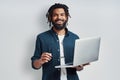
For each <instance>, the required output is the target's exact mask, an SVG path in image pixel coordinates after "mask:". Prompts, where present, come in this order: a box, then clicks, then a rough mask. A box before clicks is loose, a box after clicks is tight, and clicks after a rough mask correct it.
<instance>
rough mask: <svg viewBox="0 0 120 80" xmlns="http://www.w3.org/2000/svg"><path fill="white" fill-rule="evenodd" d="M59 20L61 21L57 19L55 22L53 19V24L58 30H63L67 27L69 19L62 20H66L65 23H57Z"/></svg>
mask: <svg viewBox="0 0 120 80" xmlns="http://www.w3.org/2000/svg"><path fill="white" fill-rule="evenodd" d="M57 21H59V20H55V22H53V21H52V24H53V26H54V27H55V29H56V30H62V29H64V28H66V23H67V20H66V21H64V20H61V21H64V23H63V24H57Z"/></svg>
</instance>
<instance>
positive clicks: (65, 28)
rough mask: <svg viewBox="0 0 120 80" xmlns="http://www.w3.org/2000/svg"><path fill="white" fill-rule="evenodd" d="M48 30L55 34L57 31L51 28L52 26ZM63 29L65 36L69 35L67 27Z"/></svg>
mask: <svg viewBox="0 0 120 80" xmlns="http://www.w3.org/2000/svg"><path fill="white" fill-rule="evenodd" d="M50 31H51V32H53V33H54V34H56V35H57V33H56V32H55V31H54V30H53V28H51V30H50ZM65 31H66V33H65V36H69V31H68V29H67V28H65Z"/></svg>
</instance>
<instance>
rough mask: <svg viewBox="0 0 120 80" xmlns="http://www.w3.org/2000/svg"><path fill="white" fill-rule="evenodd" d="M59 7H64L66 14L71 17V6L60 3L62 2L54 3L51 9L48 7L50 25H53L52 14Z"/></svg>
mask: <svg viewBox="0 0 120 80" xmlns="http://www.w3.org/2000/svg"><path fill="white" fill-rule="evenodd" d="M57 8H63V9H64V11H65V15H66V16H67V17H71V16H70V14H69V10H68V9H69V8H68V6H66V5H65V4H60V3H55V4H54V5H52V6H51V7H50V8H49V9H48V12H47V14H46V17H47V18H48V23H49V26H51V22H52V20H51V18H52V14H53V11H54V10H55V9H57Z"/></svg>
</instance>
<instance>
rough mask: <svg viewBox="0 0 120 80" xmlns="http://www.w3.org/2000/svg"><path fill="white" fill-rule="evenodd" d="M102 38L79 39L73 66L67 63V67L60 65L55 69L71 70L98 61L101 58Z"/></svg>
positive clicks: (76, 43)
mask: <svg viewBox="0 0 120 80" xmlns="http://www.w3.org/2000/svg"><path fill="white" fill-rule="evenodd" d="M100 40H101V38H100V37H89V38H84V39H77V40H76V41H75V50H74V59H73V62H71V63H72V65H71V64H70V63H67V64H65V65H58V66H55V68H69V67H75V66H78V65H81V64H85V63H90V62H93V61H97V60H98V57H99V48H100Z"/></svg>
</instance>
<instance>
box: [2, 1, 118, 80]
mask: <svg viewBox="0 0 120 80" xmlns="http://www.w3.org/2000/svg"><path fill="white" fill-rule="evenodd" d="M57 2H59V3H64V4H66V5H68V6H69V11H70V15H71V18H69V22H68V28H69V30H71V31H73V32H74V33H76V34H78V35H79V36H80V38H84V37H91V36H100V37H101V45H100V55H99V60H98V61H97V62H93V63H91V65H89V66H86V67H85V68H84V70H83V71H80V72H78V74H79V77H80V80H120V75H119V74H120V69H119V68H120V62H119V61H120V0H76V1H75V0H74V1H73V0H0V80H41V75H42V73H41V69H40V70H34V69H32V67H31V57H32V56H33V53H34V46H35V40H36V36H37V35H38V34H39V33H41V32H44V31H46V30H48V29H49V26H48V24H47V19H46V17H45V15H46V12H47V10H48V8H49V7H50V6H51V5H53V4H54V3H57Z"/></svg>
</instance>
